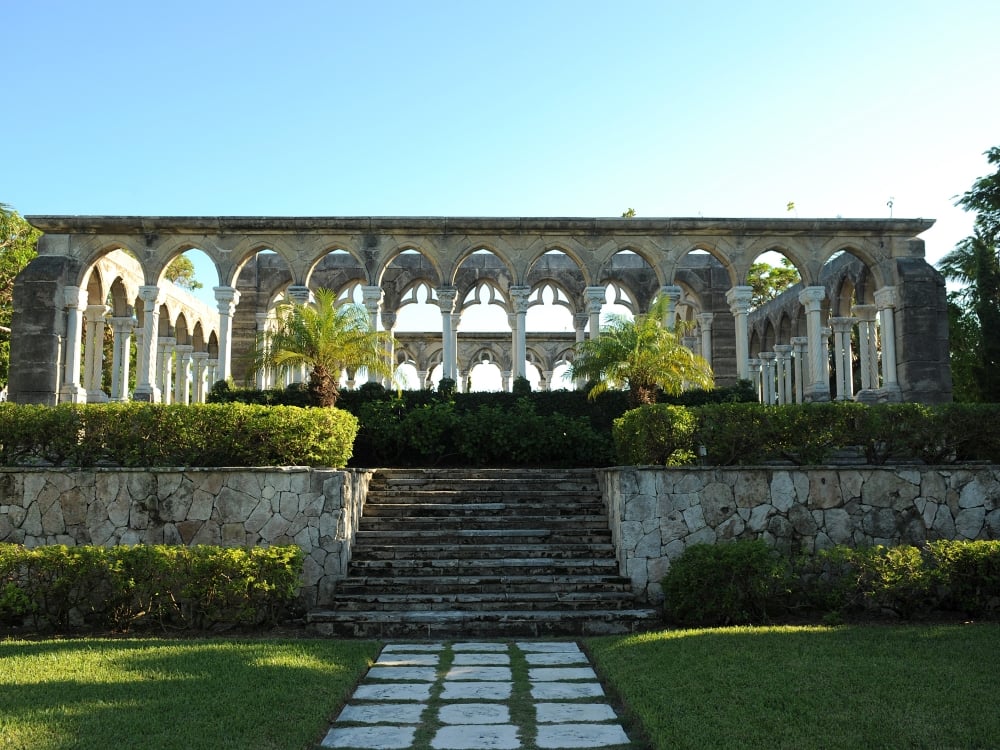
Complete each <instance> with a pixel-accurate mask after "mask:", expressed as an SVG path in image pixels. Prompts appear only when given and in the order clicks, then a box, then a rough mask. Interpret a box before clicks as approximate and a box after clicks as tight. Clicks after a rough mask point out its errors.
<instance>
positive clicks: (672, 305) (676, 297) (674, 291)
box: [660, 284, 684, 331]
mask: <svg viewBox="0 0 1000 750" xmlns="http://www.w3.org/2000/svg"><path fill="white" fill-rule="evenodd" d="M683 292H684V290H683V289H681V288H680V287H679V286H674V285H673V284H670V285H668V286H664V287H662V288H661V289H660V294H661V295H663V296H664V297H666V298H667V311H666V319H665V320H663V321H662V323H663V327H664V328H666V329H667V330H668V331H672V330H674V325H675V323H676V315H677V303H678V302H680V301H681V294H683Z"/></svg>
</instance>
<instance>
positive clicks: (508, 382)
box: [500, 370, 514, 393]
mask: <svg viewBox="0 0 1000 750" xmlns="http://www.w3.org/2000/svg"><path fill="white" fill-rule="evenodd" d="M500 387H501V388H503V389H504V391H506V392H507V393H510V392H511V389H513V387H514V373H512V372H511V371H510V370H503V371H502V372H501V373H500Z"/></svg>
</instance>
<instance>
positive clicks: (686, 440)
mask: <svg viewBox="0 0 1000 750" xmlns="http://www.w3.org/2000/svg"><path fill="white" fill-rule="evenodd" d="M696 424H697V421H696V419H695V415H694V414H693V413H692V412H691V410H690V409H686V408H685V407H683V406H669V405H667V404H650V405H647V406H640V407H639V408H638V409H632V410H630V411H627V412H625V413H624V414H623V415H622V416H621V417H619V418H618V419H616V420H615V422H614V428H613V435H614V442H615V454H616V455H617V457H618V462H619V463H621V464H627V465H642V464H653V465H661V466H662V465H667V466H682V465H684V464H692V463H694V462H695V445H694V432H695V426H696Z"/></svg>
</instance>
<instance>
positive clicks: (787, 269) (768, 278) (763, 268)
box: [747, 257, 801, 308]
mask: <svg viewBox="0 0 1000 750" xmlns="http://www.w3.org/2000/svg"><path fill="white" fill-rule="evenodd" d="M799 281H801V279H800V278H799V271H798V269H797V268H795V266H793V265H792V262H791V261H790V260H788V258H784V257H783V258H782V259H781V261H780V263H779V265H777V266H775V265H772V264H770V263H766V262H764V261H758V262H756V263H754V264H753V265H751V266H750V271H749V272H748V273H747V286H749V287H750V288H751V289H753V292H752V294H751V296H750V307H752V308H756V307H760V306H761V305H763V304H764V303H765V302H770V301H771V300H773V299H774V298H775V297H777V296H779V295H780V294H783V293H784V292H786V291H788V290H789V289H790V288H791V287H793V286H795V285H796V284H798V283H799Z"/></svg>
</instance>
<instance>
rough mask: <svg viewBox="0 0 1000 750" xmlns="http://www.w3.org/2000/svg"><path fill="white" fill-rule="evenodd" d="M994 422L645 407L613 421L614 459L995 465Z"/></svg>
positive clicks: (817, 408) (825, 408)
mask: <svg viewBox="0 0 1000 750" xmlns="http://www.w3.org/2000/svg"><path fill="white" fill-rule="evenodd" d="M691 420H693V421H694V422H695V427H694V429H693V430H692V429H690V428H689V424H690V422H691ZM998 422H1000V405H998V404H945V405H940V406H926V405H923V404H877V405H871V406H869V405H865V404H857V403H853V402H850V403H837V402H833V403H816V404H795V405H787V406H765V405H761V404H745V403H727V404H707V405H704V406H698V407H694V408H691V409H685V408H684V407H674V408H673V409H664V408H663V406H662V405H654V406H642V407H639V408H638V409H633V410H631V411H629V412H626V413H625V414H624V415H623V416H622V417H621V418H619V419H617V420H615V432H614V437H615V454H616V456H617V457H618V460H619V461H620V462H622V463H626V464H630V465H641V464H649V465H653V464H658V465H663V464H665V463H666V464H670V465H676V464H678V463H695V458H694V457H695V456H696V455H701V454H699V451H700V449H704V453H703V455H704V461H705V463H708V464H712V465H719V466H728V465H733V464H737V465H744V466H747V465H755V464H764V463H775V462H777V463H793V464H797V465H805V464H822V463H824V462H827V461H829V460H830V458H832V457H833V456H834V455H835V454H836V453H837V452H838V451H840V450H848V449H854V450H855V451H856V452H857V453H858V454H859V456H861V457H863V459H864V461H865V462H866V463H869V464H875V465H879V464H884V463H886V462H887V461H914V462H923V463H926V464H945V463H955V462H961V461H990V462H994V463H996V462H1000V431H998V430H996V429H995V425H996V424H997V423H998Z"/></svg>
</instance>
